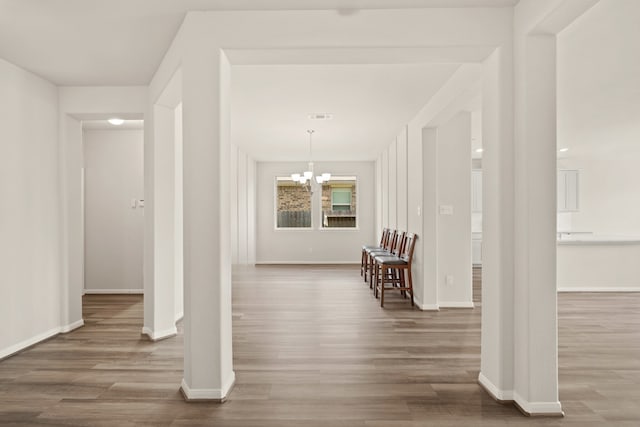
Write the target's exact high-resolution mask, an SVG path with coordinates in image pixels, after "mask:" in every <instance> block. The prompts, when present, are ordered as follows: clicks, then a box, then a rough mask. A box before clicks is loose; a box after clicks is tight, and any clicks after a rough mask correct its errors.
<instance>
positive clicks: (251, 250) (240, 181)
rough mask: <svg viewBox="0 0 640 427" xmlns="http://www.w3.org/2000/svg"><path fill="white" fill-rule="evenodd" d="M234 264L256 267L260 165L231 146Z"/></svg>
mask: <svg viewBox="0 0 640 427" xmlns="http://www.w3.org/2000/svg"><path fill="white" fill-rule="evenodd" d="M231 164H232V165H233V166H232V167H231V177H230V178H231V194H230V196H231V202H230V208H231V224H230V226H231V260H232V261H231V262H232V263H233V264H241V265H253V264H255V263H256V161H255V160H253V158H251V157H250V156H248V155H247V153H245V152H244V151H242V150H240V149H239V148H238V147H237V146H235V145H232V146H231Z"/></svg>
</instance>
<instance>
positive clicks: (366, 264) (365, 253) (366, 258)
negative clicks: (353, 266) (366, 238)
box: [360, 228, 391, 282]
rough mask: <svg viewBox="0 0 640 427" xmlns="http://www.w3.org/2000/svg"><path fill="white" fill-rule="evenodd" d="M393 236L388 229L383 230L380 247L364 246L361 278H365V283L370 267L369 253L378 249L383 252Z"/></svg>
mask: <svg viewBox="0 0 640 427" xmlns="http://www.w3.org/2000/svg"><path fill="white" fill-rule="evenodd" d="M390 234H391V230H390V229H388V228H383V229H382V237H380V244H379V245H378V246H366V245H362V256H361V258H360V276H363V277H364V281H365V282H366V281H367V270H368V267H369V255H368V251H374V250H376V249H379V250H383V249H384V247H385V245H386V243H387V240H388V239H389V235H390Z"/></svg>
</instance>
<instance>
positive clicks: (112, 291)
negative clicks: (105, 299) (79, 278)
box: [82, 289, 144, 295]
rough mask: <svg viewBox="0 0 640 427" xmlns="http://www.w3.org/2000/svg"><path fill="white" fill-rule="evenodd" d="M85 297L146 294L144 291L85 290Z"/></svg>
mask: <svg viewBox="0 0 640 427" xmlns="http://www.w3.org/2000/svg"><path fill="white" fill-rule="evenodd" d="M82 292H83V295H86V294H89V295H90V294H96V295H101V294H144V289H84V290H83V291H82Z"/></svg>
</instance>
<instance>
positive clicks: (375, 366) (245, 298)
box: [0, 266, 640, 427]
mask: <svg viewBox="0 0 640 427" xmlns="http://www.w3.org/2000/svg"><path fill="white" fill-rule="evenodd" d="M357 269H358V268H357V267H354V266H259V267H255V268H254V267H251V268H249V267H245V268H237V269H235V270H234V282H233V284H234V288H233V322H234V324H233V332H234V369H235V372H236V375H237V382H236V386H235V388H234V389H233V391H232V393H231V395H230V397H229V399H228V401H227V402H226V403H224V404H222V405H219V404H214V403H192V404H189V403H185V402H184V400H183V398H182V396H181V395H180V392H179V390H178V388H179V384H180V380H181V378H182V335H181V329H180V328H179V334H178V336H177V337H174V338H170V339H167V340H164V341H160V342H157V343H152V342H149V341H146V340H144V339H143V338H141V335H140V327H141V325H142V298H141V297H140V296H137V295H117V296H115V295H111V296H109V295H100V296H96V295H92V296H85V297H84V319H85V324H86V326H85V327H83V328H80V329H78V330H76V331H74V332H72V333H70V334H67V335H59V336H57V337H55V338H53V339H51V340H48V341H46V342H44V343H42V344H39V345H36V346H35V347H33V348H30V349H28V350H26V351H24V352H22V353H20V354H18V355H16V356H14V357H11V358H8V359H6V360H4V361H2V362H0V425H5V424H23V425H34V424H46V425H87V426H88V425H91V426H99V425H118V426H126V425H141V424H148V425H176V426H179V425H216V426H237V427H240V426H243V427H246V426H261V427H262V426H301V425H304V426H326V425H331V426H332V427H340V426H356V427H357V426H379V427H382V426H389V427H390V426H394V427H396V426H400V427H408V426H411V427H414V426H423V425H427V423H428V425H451V426H453V425H463V424H464V425H487V426H500V425H576V426H577V425H580V426H584V425H606V424H610V425H616V426H624V425H629V426H631V425H637V420H638V419H640V409H638V408H640V394H639V390H640V347H639V345H638V344H637V343H638V342H640V340H639V339H638V338H639V337H638V330H640V328H639V326H640V319H638V316H637V311H638V307H640V294H637V293H635V294H624V295H623V294H599V295H597V296H591V295H589V294H569V293H563V294H562V293H561V294H559V320H560V330H559V342H560V361H559V362H560V398H561V401H562V403H563V407H564V408H565V413H566V417H565V418H564V419H558V418H533V419H532V418H526V417H523V416H522V415H521V414H520V413H519V412H518V410H517V409H516V408H515V407H513V406H511V405H506V406H505V405H500V404H498V403H496V402H494V401H493V400H492V399H491V398H490V397H489V396H488V395H487V394H486V393H485V392H483V391H482V390H481V388H480V386H479V385H478V384H477V382H476V379H477V376H478V370H479V364H480V360H479V357H480V356H479V355H480V305H479V304H478V305H477V306H476V308H475V309H472V310H470V309H446V310H441V311H439V312H421V311H419V310H417V309H413V310H412V309H411V308H410V305H409V302H408V301H407V300H403V299H402V298H400V297H399V296H398V295H397V294H396V293H389V298H388V299H387V300H386V302H385V308H384V309H381V308H380V306H379V303H378V302H377V301H376V300H375V299H374V298H373V296H372V295H371V293H370V291H369V289H368V287H367V286H366V285H364V284H363V282H362V281H361V278H360V276H359V275H358V272H357ZM474 273H475V274H474V277H475V278H476V279H478V278H479V274H478V273H479V271H477V270H476V271H475V272H474ZM475 288H476V292H475V295H476V302H477V299H478V297H479V292H478V289H479V280H476V283H475ZM385 298H386V296H385ZM612 310H615V311H616V313H617V316H616V319H615V320H612V319H610V317H611V316H610V314H611V312H612ZM634 313H635V314H634Z"/></svg>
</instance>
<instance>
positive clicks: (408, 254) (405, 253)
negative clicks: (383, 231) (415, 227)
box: [400, 233, 418, 264]
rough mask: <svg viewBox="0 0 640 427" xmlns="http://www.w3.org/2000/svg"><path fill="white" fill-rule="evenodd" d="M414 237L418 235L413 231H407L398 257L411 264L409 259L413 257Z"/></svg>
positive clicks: (416, 237)
mask: <svg viewBox="0 0 640 427" xmlns="http://www.w3.org/2000/svg"><path fill="white" fill-rule="evenodd" d="M416 239H418V236H417V235H415V234H413V233H407V236H406V237H405V242H404V247H403V249H402V255H400V258H402V259H403V260H404V261H406V262H407V263H408V264H411V260H412V259H413V249H414V248H415V246H416Z"/></svg>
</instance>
